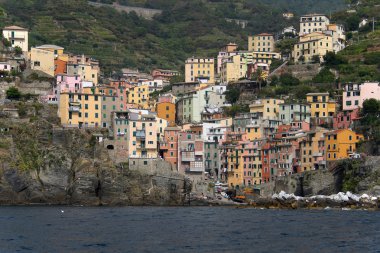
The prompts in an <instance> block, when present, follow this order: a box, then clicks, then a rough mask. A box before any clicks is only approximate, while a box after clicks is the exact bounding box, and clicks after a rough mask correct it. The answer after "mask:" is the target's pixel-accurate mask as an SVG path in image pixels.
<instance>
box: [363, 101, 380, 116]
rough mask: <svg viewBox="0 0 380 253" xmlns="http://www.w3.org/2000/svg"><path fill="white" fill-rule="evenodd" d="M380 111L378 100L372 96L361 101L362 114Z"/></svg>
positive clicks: (374, 113) (372, 113)
mask: <svg viewBox="0 0 380 253" xmlns="http://www.w3.org/2000/svg"><path fill="white" fill-rule="evenodd" d="M379 113H380V100H376V99H374V98H371V99H366V100H365V101H364V102H363V109H362V115H363V116H366V115H375V116H377V115H379Z"/></svg>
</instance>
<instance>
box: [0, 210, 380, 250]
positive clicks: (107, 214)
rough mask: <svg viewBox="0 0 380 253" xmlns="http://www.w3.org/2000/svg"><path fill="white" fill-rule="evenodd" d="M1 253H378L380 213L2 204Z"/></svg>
mask: <svg viewBox="0 0 380 253" xmlns="http://www.w3.org/2000/svg"><path fill="white" fill-rule="evenodd" d="M0 252H1V253H3V252H5V253H8V252H86V253H87V252H91V253H92V252H176V253H177V252H216V253H218V252H318V253H321V252H380V212H367V211H337V210H320V211H310V210H295V211H293V210H260V209H250V208H244V209H240V208H234V207H116V208H115V207H112V208H111V207H61V206H51V207H0Z"/></svg>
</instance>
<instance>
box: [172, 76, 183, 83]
mask: <svg viewBox="0 0 380 253" xmlns="http://www.w3.org/2000/svg"><path fill="white" fill-rule="evenodd" d="M184 81H185V77H184V76H183V75H179V76H173V77H171V78H170V84H173V83H181V82H184Z"/></svg>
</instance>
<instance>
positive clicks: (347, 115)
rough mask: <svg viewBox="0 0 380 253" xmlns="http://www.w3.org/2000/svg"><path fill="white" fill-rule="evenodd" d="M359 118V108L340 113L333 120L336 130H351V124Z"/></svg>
mask: <svg viewBox="0 0 380 253" xmlns="http://www.w3.org/2000/svg"><path fill="white" fill-rule="evenodd" d="M358 118H359V108H357V109H354V110H352V111H341V112H338V113H337V114H336V115H335V116H334V119H333V128H334V129H347V128H351V124H352V122H353V121H354V120H356V119H358Z"/></svg>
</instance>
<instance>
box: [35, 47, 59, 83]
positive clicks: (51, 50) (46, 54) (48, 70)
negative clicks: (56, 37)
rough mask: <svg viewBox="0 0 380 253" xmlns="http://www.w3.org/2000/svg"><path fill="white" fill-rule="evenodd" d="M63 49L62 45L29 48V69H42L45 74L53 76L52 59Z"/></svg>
mask: <svg viewBox="0 0 380 253" xmlns="http://www.w3.org/2000/svg"><path fill="white" fill-rule="evenodd" d="M63 49H64V48H63V47H59V46H55V45H42V46H38V47H32V48H31V50H30V65H31V69H33V70H38V71H42V72H44V73H45V74H48V75H50V76H54V71H55V63H54V60H55V59H57V58H58V57H60V56H61V55H63Z"/></svg>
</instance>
